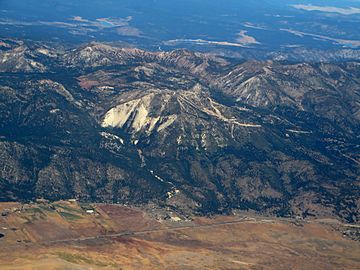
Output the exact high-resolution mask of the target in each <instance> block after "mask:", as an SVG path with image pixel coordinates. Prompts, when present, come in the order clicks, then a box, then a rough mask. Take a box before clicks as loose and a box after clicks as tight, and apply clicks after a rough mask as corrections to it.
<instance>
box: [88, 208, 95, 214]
mask: <svg viewBox="0 0 360 270" xmlns="http://www.w3.org/2000/svg"><path fill="white" fill-rule="evenodd" d="M86 213H87V214H94V213H95V211H94V209H87V210H86Z"/></svg>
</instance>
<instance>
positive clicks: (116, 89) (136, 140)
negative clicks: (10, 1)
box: [0, 43, 360, 222]
mask: <svg viewBox="0 0 360 270" xmlns="http://www.w3.org/2000/svg"><path fill="white" fill-rule="evenodd" d="M14 46H15V45H14ZM16 46H22V47H24V46H26V45H24V44H21V45H16ZM16 46H15V47H16ZM33 46H35V45H33ZM14 50H15V51H14ZM16 50H20V49H19V48H18V47H16V48H15V49H14V48H8V49H6V50H4V51H2V52H1V53H0V54H1V55H2V56H1V57H4V55H5V54H6V55H7V56H6V59H16V60H14V61H13V63H15V62H16V63H18V62H19V63H21V61H22V60H21V61H20V60H19V59H20V58H21V57H22V58H21V59H23V60H24V59H25V60H24V61H23V63H27V64H24V65H21V66H14V65H13V64H11V65H10V64H9V63H11V61H12V60H11V61H10V60H9V61H10V62H9V61H8V60H6V61H3V62H1V61H0V70H1V71H6V73H4V72H3V73H1V74H0V80H1V84H0V85H1V86H0V100H1V102H0V113H1V114H0V119H1V120H0V128H1V129H0V136H1V137H0V144H1V145H0V155H1V161H0V168H2V171H1V173H0V188H1V189H2V190H5V192H3V193H2V194H1V197H0V199H1V200H18V199H22V200H31V199H34V198H37V197H45V198H48V199H54V200H55V199H61V198H73V197H77V198H79V199H82V200H87V201H91V200H93V201H107V202H121V203H138V204H141V203H147V202H153V203H156V204H158V205H161V206H168V207H172V208H173V209H176V210H177V211H179V212H184V213H187V212H192V213H200V214H213V213H229V212H231V211H232V210H234V209H253V210H256V211H259V212H265V213H269V214H277V215H303V216H304V217H306V216H313V215H316V216H338V217H341V218H343V219H346V220H347V221H351V222H356V221H358V220H359V203H358V202H359V199H360V197H359V194H360V192H359V183H360V178H359V175H360V173H359V172H360V156H359V154H358V152H359V151H357V149H359V148H360V145H359V134H360V122H359V120H360V119H359V117H360V106H359V104H360V92H359V89H360V88H359V85H360V80H359V78H360V76H359V75H360V74H359V70H360V69H359V64H358V63H341V64H308V63H298V64H282V63H278V62H272V61H266V62H254V61H251V62H244V63H234V62H233V61H230V60H225V59H222V58H219V57H215V56H212V55H205V54H200V53H193V52H190V51H186V50H177V51H174V52H161V53H155V52H145V51H141V50H138V49H131V48H117V47H111V46H109V45H103V44H95V43H94V44H89V45H86V46H82V47H80V48H75V49H69V50H66V51H62V50H60V49H59V50H57V49H56V48H49V47H46V48H42V47H39V46H38V47H36V53H33V52H34V51H35V50H34V49H32V50H31V52H32V53H33V55H32V56H31V57H32V58H31V59H32V61H35V62H36V63H41V65H43V66H42V67H41V68H40V64H39V65H35V66H33V67H32V69H29V68H28V67H29V65H30V64H29V63H28V62H27V60H26V59H28V57H29V56H27V53H26V50H25V51H23V52H22V54H19V52H17V51H16ZM19 55H22V56H19ZM19 57H20V58H19ZM49 59H52V60H51V61H49ZM35 67H36V68H35ZM13 71H16V73H13ZM30 71H31V72H32V74H31V77H29V76H27V75H26V74H27V73H28V72H30ZM44 71H47V72H46V73H44Z"/></svg>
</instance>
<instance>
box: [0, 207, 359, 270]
mask: <svg viewBox="0 0 360 270" xmlns="http://www.w3.org/2000/svg"><path fill="white" fill-rule="evenodd" d="M90 209H93V210H94V213H86V210H90ZM4 212H7V214H6V215H5V216H0V233H3V234H5V237H3V238H0V269H4V270H5V269H6V270H10V269H14V270H15V269H19V270H20V269H26V270H27V269H34V270H35V269H36V270H42V269H44V270H45V269H46V270H48V269H50V270H55V269H56V270H63V269H67V270H70V269H71V270H72V269H74V270H75V269H76V270H80V269H81V270H83V269H94V270H98V269H109V270H110V269H175V270H176V269H179V270H180V269H181V270H186V269H346V270H348V269H350V270H351V269H360V256H359V255H360V242H358V241H353V240H350V239H346V238H344V237H343V234H342V233H341V231H340V230H338V228H339V227H343V226H345V225H343V224H340V223H339V222H337V221H334V220H321V221H320V220H312V221H306V222H305V221H297V222H295V221H294V220H291V219H276V218H269V217H261V216H255V215H252V216H251V217H249V215H247V216H245V214H243V215H240V214H239V215H236V216H235V215H234V216H218V217H212V218H199V217H196V218H194V219H193V220H192V221H179V222H175V221H171V220H163V219H156V218H154V217H153V216H154V215H151V216H150V215H149V214H147V212H145V211H143V210H141V209H138V208H129V207H125V206H119V205H84V204H79V203H77V202H57V203H52V204H47V203H43V204H34V205H24V206H21V205H20V204H16V203H8V204H6V203H3V204H0V213H4Z"/></svg>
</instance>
